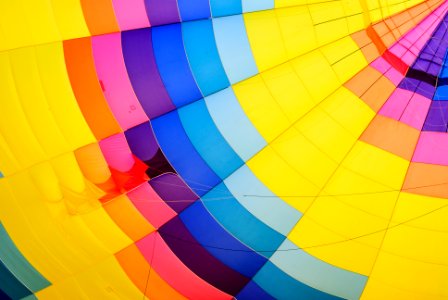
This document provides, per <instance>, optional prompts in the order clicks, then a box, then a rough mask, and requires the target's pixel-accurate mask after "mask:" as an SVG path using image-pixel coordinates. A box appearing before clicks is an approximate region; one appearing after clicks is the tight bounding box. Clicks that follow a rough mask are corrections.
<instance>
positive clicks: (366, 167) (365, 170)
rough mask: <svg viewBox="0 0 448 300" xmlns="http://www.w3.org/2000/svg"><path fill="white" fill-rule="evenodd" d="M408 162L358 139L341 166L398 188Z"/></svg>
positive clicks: (395, 188)
mask: <svg viewBox="0 0 448 300" xmlns="http://www.w3.org/2000/svg"><path fill="white" fill-rule="evenodd" d="M408 165H409V162H408V161H406V160H405V159H403V158H401V157H398V156H396V155H394V154H391V153H389V152H387V151H384V150H382V149H380V148H377V147H375V146H372V145H370V144H367V143H364V142H361V141H358V142H357V143H356V145H355V146H354V147H353V149H352V151H351V152H350V153H349V155H348V156H347V158H346V159H345V160H344V162H343V164H342V166H343V167H345V168H347V169H349V170H351V171H353V172H356V173H358V174H360V175H362V176H365V177H366V178H369V179H371V180H373V181H376V182H378V183H381V184H384V185H385V186H388V187H389V188H390V189H394V190H399V189H401V186H402V184H403V180H404V177H405V175H406V171H407V168H408Z"/></svg>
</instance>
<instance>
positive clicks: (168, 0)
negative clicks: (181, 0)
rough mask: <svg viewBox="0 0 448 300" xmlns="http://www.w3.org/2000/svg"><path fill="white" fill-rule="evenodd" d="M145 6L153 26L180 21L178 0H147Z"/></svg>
mask: <svg viewBox="0 0 448 300" xmlns="http://www.w3.org/2000/svg"><path fill="white" fill-rule="evenodd" d="M145 7H146V13H147V15H148V18H149V21H150V22H151V25H152V26H157V25H163V24H170V23H177V22H179V21H180V19H179V12H178V8H177V1H176V0H145Z"/></svg>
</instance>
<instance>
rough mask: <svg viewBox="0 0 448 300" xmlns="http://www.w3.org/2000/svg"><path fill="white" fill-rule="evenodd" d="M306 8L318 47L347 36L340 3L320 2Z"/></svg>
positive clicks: (343, 13) (342, 8)
mask: <svg viewBox="0 0 448 300" xmlns="http://www.w3.org/2000/svg"><path fill="white" fill-rule="evenodd" d="M308 7H309V10H310V14H311V18H312V20H313V23H314V26H315V33H316V38H317V42H318V44H319V45H320V46H323V45H325V44H328V43H330V42H332V41H335V40H337V39H339V38H342V37H344V36H347V35H348V34H349V31H348V26H347V20H346V18H345V16H346V13H345V11H344V7H343V6H342V3H341V1H331V2H323V3H322V2H321V3H317V4H312V5H308Z"/></svg>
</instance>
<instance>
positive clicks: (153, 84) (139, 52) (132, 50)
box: [121, 28, 175, 118]
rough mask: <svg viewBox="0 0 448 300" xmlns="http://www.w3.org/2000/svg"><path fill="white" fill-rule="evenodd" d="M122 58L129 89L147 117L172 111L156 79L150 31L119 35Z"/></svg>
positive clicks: (136, 31)
mask: <svg viewBox="0 0 448 300" xmlns="http://www.w3.org/2000/svg"><path fill="white" fill-rule="evenodd" d="M121 42H122V49H123V57H124V61H125V64H126V69H127V71H128V75H129V79H130V80H131V83H132V87H133V89H134V92H135V94H136V95H137V98H138V100H139V101H140V104H141V105H142V107H143V109H144V110H145V112H146V114H147V115H148V117H150V118H155V117H157V116H160V115H161V114H164V113H166V112H168V111H170V110H172V109H174V108H175V106H174V105H173V103H172V102H171V99H170V97H169V96H168V93H167V91H166V89H165V86H164V85H163V82H162V80H161V78H160V74H159V71H158V69H157V64H156V61H155V58H154V51H153V46H152V31H151V29H150V28H145V29H139V30H131V31H125V32H122V33H121Z"/></svg>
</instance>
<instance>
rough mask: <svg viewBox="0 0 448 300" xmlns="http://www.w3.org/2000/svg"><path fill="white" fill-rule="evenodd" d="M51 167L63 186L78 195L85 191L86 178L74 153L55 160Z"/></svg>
mask: <svg viewBox="0 0 448 300" xmlns="http://www.w3.org/2000/svg"><path fill="white" fill-rule="evenodd" d="M51 165H52V167H53V169H54V171H55V172H56V174H57V177H58V179H59V182H60V184H61V185H63V186H64V187H66V188H68V189H70V190H72V191H74V192H77V193H82V192H83V191H84V189H85V188H86V186H85V184H84V176H83V175H82V172H81V170H80V168H79V165H78V162H77V161H76V158H75V156H74V154H73V153H72V152H70V153H66V154H63V155H61V156H58V157H56V158H54V159H53V160H52V161H51Z"/></svg>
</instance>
